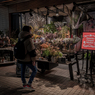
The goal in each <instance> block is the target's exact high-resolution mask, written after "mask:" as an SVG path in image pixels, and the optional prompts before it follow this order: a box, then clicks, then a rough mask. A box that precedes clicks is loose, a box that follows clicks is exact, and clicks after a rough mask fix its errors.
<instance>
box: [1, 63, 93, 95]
mask: <svg viewBox="0 0 95 95" xmlns="http://www.w3.org/2000/svg"><path fill="white" fill-rule="evenodd" d="M81 64H82V62H80V68H81ZM73 72H74V81H71V80H70V78H69V70H68V66H67V65H64V64H59V66H58V67H55V68H53V69H52V70H50V71H46V72H45V73H43V74H42V73H40V72H38V73H37V75H36V77H35V79H34V81H33V84H32V85H33V87H34V88H35V91H31V90H29V89H23V88H22V82H21V78H20V77H17V75H16V65H15V64H14V65H10V66H4V67H0V95H95V87H90V86H88V87H85V85H83V86H80V85H79V83H78V80H77V74H76V65H74V66H73ZM30 74H31V72H30ZM28 79H29V78H26V80H27V81H28Z"/></svg>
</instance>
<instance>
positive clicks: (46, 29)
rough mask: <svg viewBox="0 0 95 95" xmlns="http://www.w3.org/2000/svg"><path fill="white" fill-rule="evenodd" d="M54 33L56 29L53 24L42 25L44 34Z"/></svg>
mask: <svg viewBox="0 0 95 95" xmlns="http://www.w3.org/2000/svg"><path fill="white" fill-rule="evenodd" d="M56 31H57V29H56V27H55V25H54V23H53V22H51V24H46V25H44V32H45V33H54V32H56Z"/></svg>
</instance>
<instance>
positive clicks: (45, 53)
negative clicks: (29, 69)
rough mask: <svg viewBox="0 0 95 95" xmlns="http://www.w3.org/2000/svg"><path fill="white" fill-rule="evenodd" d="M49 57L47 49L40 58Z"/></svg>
mask: <svg viewBox="0 0 95 95" xmlns="http://www.w3.org/2000/svg"><path fill="white" fill-rule="evenodd" d="M49 55H50V51H49V50H48V49H46V50H44V52H43V54H42V56H46V57H48V56H49Z"/></svg>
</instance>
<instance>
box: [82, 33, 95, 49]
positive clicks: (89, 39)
mask: <svg viewBox="0 0 95 95" xmlns="http://www.w3.org/2000/svg"><path fill="white" fill-rule="evenodd" d="M81 48H82V49H87V50H95V32H84V33H83V39H82V47H81Z"/></svg>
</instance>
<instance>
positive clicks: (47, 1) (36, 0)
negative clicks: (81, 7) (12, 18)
mask: <svg viewBox="0 0 95 95" xmlns="http://www.w3.org/2000/svg"><path fill="white" fill-rule="evenodd" d="M85 1H89V0H85ZM72 2H83V0H56V1H55V0H42V1H41V0H30V1H27V2H22V3H17V4H16V3H15V4H14V5H16V6H17V8H16V11H17V12H19V11H23V10H27V9H35V8H38V7H39V8H41V7H45V6H53V5H61V4H63V3H64V4H69V3H72ZM10 6H11V5H10Z"/></svg>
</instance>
